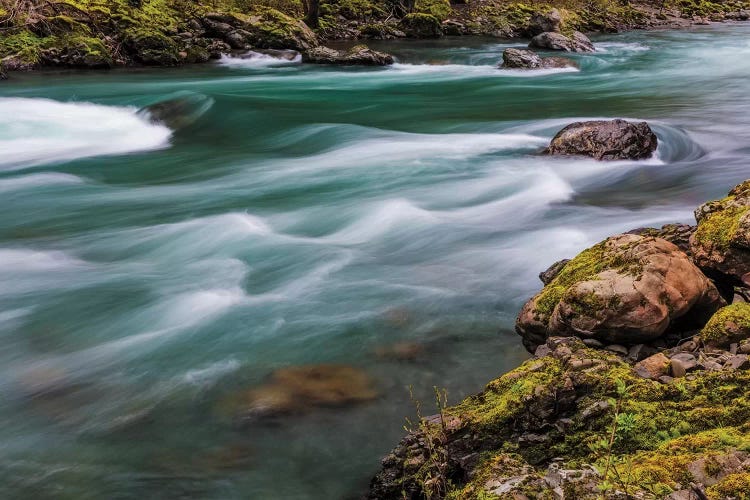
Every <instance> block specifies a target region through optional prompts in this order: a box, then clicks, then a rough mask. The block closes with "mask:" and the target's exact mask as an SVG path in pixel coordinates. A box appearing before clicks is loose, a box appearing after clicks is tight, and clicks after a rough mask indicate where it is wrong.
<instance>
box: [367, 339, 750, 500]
mask: <svg viewBox="0 0 750 500" xmlns="http://www.w3.org/2000/svg"><path fill="white" fill-rule="evenodd" d="M546 347H547V350H548V353H546V354H545V355H544V356H542V357H539V358H535V359H532V360H529V361H527V362H526V363H524V364H523V365H521V366H520V367H519V368H517V369H516V370H513V371H511V372H509V373H507V374H505V375H503V376H502V377H500V378H498V379H496V380H494V381H492V382H490V383H489V384H488V385H487V387H486V388H485V390H484V391H483V392H482V393H480V394H477V395H476V396H472V397H469V398H467V399H465V400H464V401H462V402H461V403H460V404H458V405H457V406H454V407H449V408H446V409H444V410H443V412H442V417H440V416H435V417H429V418H427V419H426V420H425V421H423V423H422V425H420V426H419V428H417V429H415V430H414V431H413V432H412V433H411V434H409V435H407V436H406V437H405V438H404V439H403V440H402V441H401V443H400V444H399V446H398V447H397V448H396V449H394V451H393V452H392V453H391V454H390V455H388V456H387V457H386V458H385V459H384V460H383V470H382V471H381V472H380V473H379V474H378V475H377V476H376V477H375V478H374V479H373V481H372V483H371V490H370V498H378V499H380V500H387V499H396V498H398V499H401V498H408V499H417V498H423V497H425V496H427V497H430V498H452V499H472V498H476V499H483V498H518V497H516V496H512V495H513V494H525V495H527V497H528V498H550V499H551V498H553V492H552V490H553V489H554V488H555V487H558V486H559V487H560V488H561V489H562V490H563V491H566V492H567V494H568V495H569V496H566V497H565V498H576V499H592V500H593V499H595V498H601V496H602V495H604V498H623V497H622V496H618V493H617V492H616V491H617V490H620V492H623V491H625V492H627V493H626V494H627V495H629V496H630V498H663V497H664V496H665V495H667V494H669V493H671V492H673V491H676V490H678V489H680V488H682V487H683V485H685V486H686V485H688V484H689V483H690V482H696V483H702V481H706V480H707V478H708V481H709V483H711V482H712V481H715V480H718V478H721V477H723V479H721V480H720V481H719V482H718V483H716V484H717V485H719V484H721V485H727V487H726V489H725V490H722V489H719V488H721V487H720V486H716V491H717V494H723V495H729V496H731V495H738V494H741V493H742V491H743V490H742V489H741V487H742V485H743V484H744V482H743V481H744V480H745V478H742V477H735V476H732V475H727V474H728V473H729V472H731V473H732V474H734V473H736V472H737V471H736V470H734V469H733V467H735V466H736V465H737V462H736V461H735V459H736V458H737V457H739V458H740V459H741V460H740V464H742V463H743V461H742V457H745V456H747V451H748V450H749V449H750V426H748V425H747V422H748V418H750V398H748V393H747V391H746V387H747V384H748V383H749V382H750V370H745V371H724V372H708V371H705V372H699V373H696V374H695V376H694V377H693V378H692V379H691V380H687V379H681V380H680V381H678V382H674V383H671V384H662V383H659V382H657V381H654V380H649V379H643V378H640V377H639V376H637V375H636V374H635V373H634V371H633V368H632V367H631V366H630V365H629V364H627V363H626V362H624V361H623V360H622V359H621V358H619V357H617V356H616V355H614V354H612V353H606V352H604V351H600V350H595V349H590V348H587V347H585V346H584V345H583V344H582V343H581V341H580V340H577V339H574V338H566V339H561V338H555V339H549V341H548V343H547V344H546ZM613 432H614V434H613ZM428 448H429V451H428ZM586 464H593V465H594V466H595V469H593V470H592V469H591V468H589V467H587V465H586ZM607 464H609V466H608V465H607ZM745 466H746V465H740V467H745ZM565 471H567V472H565ZM605 471H606V478H605V477H604V476H605ZM576 478H579V479H580V480H576ZM712 478H713V479H712ZM605 480H606V481H605ZM605 483H612V487H611V488H610V489H607V488H606V487H605V488H600V487H601V486H603V485H605ZM709 483H702V484H704V485H707V484H709ZM620 495H621V494H620ZM714 498H726V497H714Z"/></svg>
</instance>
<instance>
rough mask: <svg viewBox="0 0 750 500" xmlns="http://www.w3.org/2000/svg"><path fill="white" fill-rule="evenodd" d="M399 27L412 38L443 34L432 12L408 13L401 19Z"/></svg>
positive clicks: (434, 36) (433, 36) (435, 36)
mask: <svg viewBox="0 0 750 500" xmlns="http://www.w3.org/2000/svg"><path fill="white" fill-rule="evenodd" d="M399 27H400V28H401V30H402V31H403V32H404V33H406V36H409V37H412V38H437V37H440V36H442V35H443V27H442V25H441V24H440V20H439V19H438V18H437V17H435V16H433V15H432V14H422V13H418V12H415V13H413V14H408V15H406V16H404V18H403V19H401V22H400V23H399Z"/></svg>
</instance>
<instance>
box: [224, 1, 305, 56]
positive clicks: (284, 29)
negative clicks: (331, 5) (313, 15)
mask: <svg viewBox="0 0 750 500" xmlns="http://www.w3.org/2000/svg"><path fill="white" fill-rule="evenodd" d="M237 18H238V19H240V20H241V21H242V22H243V25H242V29H243V31H244V34H245V36H246V38H245V39H246V41H247V42H248V43H250V44H251V45H253V46H254V47H258V48H262V49H294V50H298V51H305V50H309V49H311V48H313V47H317V46H318V44H319V43H318V37H317V36H316V35H315V33H314V32H313V31H312V30H311V29H310V28H309V27H308V26H307V25H306V24H305V23H304V22H302V21H299V20H296V19H294V18H292V17H290V16H288V15H286V14H284V13H282V12H279V11H278V10H275V9H271V8H260V9H256V10H254V11H252V13H251V14H249V15H242V16H240V15H238V16H237Z"/></svg>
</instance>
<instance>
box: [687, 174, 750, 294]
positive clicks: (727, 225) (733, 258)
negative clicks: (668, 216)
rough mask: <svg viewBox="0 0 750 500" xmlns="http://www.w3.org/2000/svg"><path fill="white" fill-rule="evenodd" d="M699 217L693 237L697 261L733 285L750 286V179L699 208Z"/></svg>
mask: <svg viewBox="0 0 750 500" xmlns="http://www.w3.org/2000/svg"><path fill="white" fill-rule="evenodd" d="M695 219H696V220H697V221H698V228H697V229H696V230H695V233H693V235H692V236H691V237H690V248H691V250H692V252H693V259H694V260H695V263H696V264H697V265H698V266H699V267H700V268H701V269H703V270H704V271H705V272H706V273H708V274H709V275H711V276H712V277H715V278H722V279H724V280H725V281H726V282H727V284H728V285H729V286H731V285H734V284H737V285H739V284H745V285H750V181H745V182H743V183H742V184H740V185H738V186H736V187H735V188H734V189H732V190H731V191H730V192H729V195H728V196H727V197H726V198H724V199H721V200H716V201H710V202H708V203H705V204H703V205H701V206H700V207H698V208H697V209H696V210H695Z"/></svg>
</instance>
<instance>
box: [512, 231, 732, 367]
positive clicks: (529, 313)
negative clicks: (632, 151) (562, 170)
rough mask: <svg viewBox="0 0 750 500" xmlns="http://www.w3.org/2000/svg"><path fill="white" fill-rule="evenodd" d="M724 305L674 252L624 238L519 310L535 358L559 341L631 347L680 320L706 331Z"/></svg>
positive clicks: (586, 256) (662, 244) (661, 243)
mask: <svg viewBox="0 0 750 500" xmlns="http://www.w3.org/2000/svg"><path fill="white" fill-rule="evenodd" d="M721 305H723V299H722V298H721V297H720V295H719V293H718V291H717V289H716V287H715V286H714V285H713V284H712V283H711V281H710V280H709V279H708V278H706V277H705V276H704V275H703V273H701V272H700V270H699V269H698V268H697V267H695V265H693V263H692V262H690V259H688V257H687V255H685V254H684V253H683V252H681V251H680V250H679V249H678V248H677V247H676V246H675V245H673V244H672V243H669V242H668V241H666V240H662V239H659V238H650V237H643V236H638V235H632V234H627V235H619V236H613V237H611V238H608V239H607V240H605V241H603V242H601V243H599V244H597V245H594V246H593V247H591V248H589V249H587V250H585V251H583V252H581V253H580V254H579V255H578V256H577V257H576V258H574V259H573V260H571V261H570V262H568V263H567V264H565V266H564V267H563V268H562V270H561V271H560V272H559V274H557V276H556V277H555V278H554V279H553V280H552V281H551V282H550V283H549V284H548V285H546V286H545V287H544V289H542V291H541V292H540V293H539V294H537V295H536V296H535V297H534V298H532V299H531V300H529V301H528V302H527V303H526V305H524V307H523V309H521V312H520V313H519V315H518V319H517V320H516V331H517V332H518V334H519V335H521V336H522V337H523V343H524V345H525V346H526V348H527V349H528V350H529V351H531V352H533V351H534V350H535V349H536V346H538V345H539V344H542V343H544V341H545V339H546V338H547V337H548V336H559V335H562V336H571V335H575V336H579V337H582V338H594V339H597V340H599V341H601V342H603V343H605V344H612V343H615V344H624V345H633V344H638V343H641V342H647V341H652V340H654V339H656V338H658V337H660V336H661V335H662V334H664V332H666V331H667V328H669V327H670V326H672V325H674V324H675V323H676V321H677V320H681V321H682V323H684V324H687V326H686V328H688V329H689V328H690V327H696V326H697V327H700V326H702V325H703V324H705V322H706V321H707V320H708V318H709V317H710V316H711V314H713V312H715V311H716V310H717V309H718V308H719V307H720V306H721Z"/></svg>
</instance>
